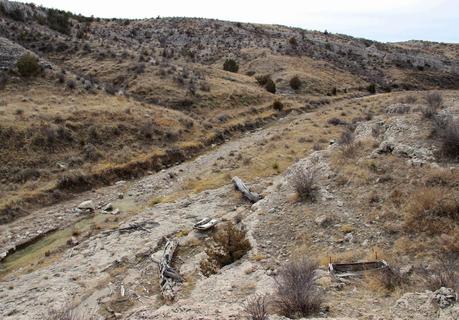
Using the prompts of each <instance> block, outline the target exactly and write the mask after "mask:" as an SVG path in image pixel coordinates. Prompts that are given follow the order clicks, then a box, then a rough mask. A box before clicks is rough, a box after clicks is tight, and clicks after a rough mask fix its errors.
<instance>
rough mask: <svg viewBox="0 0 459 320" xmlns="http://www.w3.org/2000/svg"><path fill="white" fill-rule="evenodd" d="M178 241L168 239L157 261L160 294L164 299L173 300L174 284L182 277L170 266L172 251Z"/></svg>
mask: <svg viewBox="0 0 459 320" xmlns="http://www.w3.org/2000/svg"><path fill="white" fill-rule="evenodd" d="M177 246H178V242H177V241H174V240H168V241H167V243H166V247H165V248H164V253H163V256H162V258H161V261H159V263H158V265H159V284H160V287H161V294H162V295H163V297H164V299H166V300H169V301H172V300H174V296H175V293H174V286H175V283H176V282H181V281H182V278H181V277H180V275H179V274H178V273H177V272H176V271H175V270H174V269H173V268H172V267H171V266H170V264H171V262H172V258H173V257H174V252H175V250H176V249H177Z"/></svg>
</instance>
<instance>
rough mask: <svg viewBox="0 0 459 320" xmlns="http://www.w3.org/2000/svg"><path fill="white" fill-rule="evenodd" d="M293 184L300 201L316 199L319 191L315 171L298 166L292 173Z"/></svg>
mask: <svg viewBox="0 0 459 320" xmlns="http://www.w3.org/2000/svg"><path fill="white" fill-rule="evenodd" d="M291 182H292V185H293V187H294V189H295V191H296V192H297V194H298V196H299V197H300V199H302V200H310V201H313V200H314V199H315V196H316V191H317V187H316V185H315V183H316V172H315V169H313V168H303V167H301V166H297V167H296V168H295V169H294V170H293V172H292V176H291Z"/></svg>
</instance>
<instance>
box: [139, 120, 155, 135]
mask: <svg viewBox="0 0 459 320" xmlns="http://www.w3.org/2000/svg"><path fill="white" fill-rule="evenodd" d="M140 131H141V133H142V135H143V136H144V137H145V138H147V139H151V138H153V134H154V126H153V122H151V121H147V122H145V123H144V124H143V125H142V127H141V129H140Z"/></svg>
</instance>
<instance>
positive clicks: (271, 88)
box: [265, 78, 276, 94]
mask: <svg viewBox="0 0 459 320" xmlns="http://www.w3.org/2000/svg"><path fill="white" fill-rule="evenodd" d="M265 89H266V91H268V92H271V93H273V94H274V93H276V84H275V83H274V81H273V80H272V79H271V78H269V79H268V81H267V82H266V84H265Z"/></svg>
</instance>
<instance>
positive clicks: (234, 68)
mask: <svg viewBox="0 0 459 320" xmlns="http://www.w3.org/2000/svg"><path fill="white" fill-rule="evenodd" d="M223 70H225V71H229V72H238V71H239V64H238V63H237V62H236V60H234V59H226V60H225V63H224V64H223Z"/></svg>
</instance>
